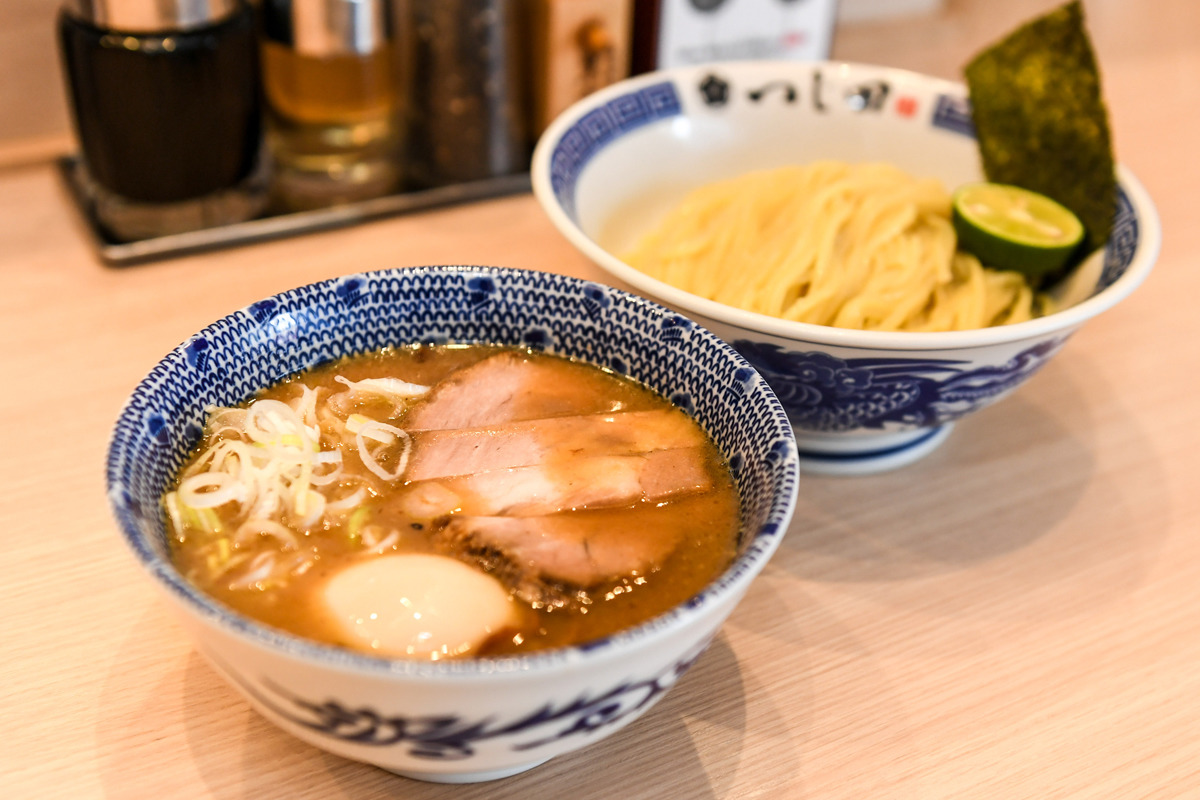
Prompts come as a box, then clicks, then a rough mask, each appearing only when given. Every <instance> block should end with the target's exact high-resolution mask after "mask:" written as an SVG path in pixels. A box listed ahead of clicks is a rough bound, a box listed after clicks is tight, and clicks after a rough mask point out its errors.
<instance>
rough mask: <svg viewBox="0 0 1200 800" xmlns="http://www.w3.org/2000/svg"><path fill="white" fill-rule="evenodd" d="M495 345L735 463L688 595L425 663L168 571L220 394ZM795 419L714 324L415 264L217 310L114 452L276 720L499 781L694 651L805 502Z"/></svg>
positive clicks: (126, 494)
mask: <svg viewBox="0 0 1200 800" xmlns="http://www.w3.org/2000/svg"><path fill="white" fill-rule="evenodd" d="M414 342H423V343H451V342H458V343H465V342H490V343H497V344H506V345H519V346H524V347H530V348H534V349H537V350H542V351H546V352H552V353H557V354H561V355H564V356H569V357H573V358H578V359H581V360H583V361H587V362H590V363H593V364H596V365H599V366H601V367H606V368H609V369H612V370H615V371H616V372H619V373H622V374H625V375H629V376H631V377H633V378H635V379H637V380H639V381H641V382H643V383H644V384H646V385H648V386H650V387H652V388H654V389H656V390H658V391H659V392H660V393H662V394H663V395H664V396H666V397H669V398H670V399H671V400H672V401H673V402H674V403H675V404H676V405H678V406H680V407H682V408H684V409H685V410H686V411H688V412H689V413H690V414H692V415H693V416H694V417H695V418H696V419H697V420H698V421H699V422H700V424H701V425H703V426H704V428H705V429H706V430H707V431H708V432H709V434H710V435H711V436H712V438H713V439H714V441H715V442H716V444H717V445H718V446H719V447H720V449H721V451H722V452H723V453H724V454H725V455H726V456H727V458H728V459H729V464H730V466H731V468H732V471H733V473H734V476H735V479H736V483H737V488H738V492H739V495H740V498H741V503H742V516H743V525H742V530H741V539H740V547H739V554H738V556H737V558H736V560H735V561H734V563H733V564H732V566H730V568H729V569H728V570H727V571H726V572H725V573H724V574H723V575H721V576H720V577H719V578H718V579H716V580H715V581H714V582H713V583H712V584H711V585H709V586H708V587H707V588H705V589H704V590H703V591H702V592H701V593H700V594H698V595H696V596H695V597H693V598H692V599H690V600H689V601H688V602H686V603H684V604H683V605H681V606H679V607H677V608H675V609H674V610H672V611H670V612H668V613H667V614H665V615H663V616H660V617H658V618H656V619H653V620H651V621H650V622H648V623H646V624H643V625H641V626H640V627H637V628H634V629H631V630H628V631H625V632H622V633H620V634H617V635H614V636H611V637H609V638H606V639H602V640H599V641H594V642H591V643H588V644H586V645H583V646H578V647H571V648H567V649H561V650H553V651H547V652H543V653H535V654H531V655H527V656H520V657H505V658H486V659H477V660H464V661H441V662H417V661H405V660H399V659H387V658H379V657H372V656H369V655H363V654H358V653H353V652H349V651H346V650H342V649H338V648H335V647H332V646H326V645H322V644H317V643H313V642H310V641H307V640H303V639H300V638H297V637H295V636H291V635H289V634H285V633H281V632H279V631H277V630H274V629H271V628H268V627H266V626H263V625H260V624H258V623H256V622H253V621H251V620H249V619H246V618H244V617H242V616H240V615H238V614H236V613H234V612H232V611H231V610H229V609H228V608H226V607H225V606H223V605H221V604H219V603H217V602H214V601H213V600H211V599H210V598H209V597H208V596H206V595H204V594H202V593H201V592H199V591H198V590H196V589H195V588H194V587H193V586H192V585H191V584H189V583H188V582H187V581H186V580H185V579H184V578H183V577H182V576H181V575H180V574H179V573H178V572H177V571H176V570H175V568H174V567H173V566H172V564H171V561H170V559H169V558H168V553H167V545H166V538H165V537H166V531H165V528H164V519H163V513H162V510H161V504H160V497H161V495H162V494H163V492H164V491H165V490H166V489H167V488H168V486H169V484H170V483H171V481H172V478H173V476H174V475H175V473H176V471H177V470H178V469H179V468H180V466H181V465H182V464H183V462H184V460H185V458H186V457H187V455H188V453H189V451H191V449H192V448H193V447H194V446H195V445H196V444H197V442H198V440H199V437H200V433H201V425H202V421H203V417H204V408H205V406H206V405H208V404H210V403H214V404H218V405H228V404H232V403H237V402H240V401H244V400H247V399H249V397H250V396H251V395H252V394H253V393H254V392H255V391H256V390H258V389H260V388H262V387H264V386H267V385H269V384H272V383H274V382H276V381H278V380H280V379H282V378H284V377H286V376H289V375H291V374H293V373H295V372H297V371H300V370H303V369H305V368H308V367H311V366H313V365H315V364H318V363H321V362H324V361H327V360H330V359H335V358H338V357H340V356H342V355H345V354H349V353H356V352H363V351H370V350H374V349H377V348H381V347H385V346H388V345H399V344H406V343H414ZM797 473H798V466H797V459H796V449H795V440H794V439H793V437H792V431H791V428H790V427H789V425H788V421H787V417H786V415H785V413H784V411H783V409H782V407H781V406H780V404H779V401H778V400H777V399H776V397H775V395H774V394H773V393H772V391H771V389H770V388H769V386H768V385H767V384H766V383H765V382H764V381H763V380H762V379H761V378H760V377H759V376H758V374H757V373H756V372H755V371H754V370H753V369H752V368H750V366H749V365H748V364H747V363H746V361H745V360H744V359H742V358H741V356H739V355H738V354H737V353H736V352H734V351H733V350H732V349H731V348H730V347H729V346H728V345H726V344H725V343H724V342H722V341H721V340H720V339H718V338H717V337H716V336H714V335H713V334H711V333H710V332H708V331H706V330H704V329H702V328H700V327H699V326H697V325H696V324H694V323H692V322H690V321H689V320H687V319H685V318H683V317H680V316H679V315H677V314H676V313H674V312H671V311H668V310H667V309H664V308H662V307H661V306H659V305H657V304H655V303H652V302H649V301H647V300H644V299H642V298H639V297H636V296H633V295H630V294H627V293H625V292H623V291H619V290H616V289H613V288H610V287H607V286H601V285H598V284H594V283H587V282H584V281H580V280H577V279H574V278H568V277H562V276H558V275H551V274H547V273H540V272H527V271H519V270H509V269H496V268H488V267H424V268H421V267H414V268H409V269H398V270H390V271H382V272H371V273H366V274H362V275H353V276H347V277H343V278H340V279H336V280H329V281H325V282H323V283H317V284H313V285H310V286H305V287H302V288H299V289H295V290H293V291H289V292H284V293H283V294H279V295H276V296H274V297H271V298H269V299H266V300H263V301H261V302H258V303H255V304H254V305H252V306H250V307H248V308H245V309H242V310H241V311H238V312H236V313H234V314H231V315H230V316H228V317H225V318H224V319H222V320H220V321H218V322H216V323H214V324H212V325H210V326H209V327H207V328H205V329H204V330H202V331H200V332H199V333H198V334H196V335H195V336H193V337H192V338H190V339H189V340H188V341H186V342H184V343H183V344H181V345H180V346H179V347H177V348H175V350H173V351H172V352H171V353H169V354H168V355H167V356H166V358H164V359H163V360H162V361H161V362H160V363H159V364H158V365H157V366H156V367H155V368H154V369H153V370H152V371H151V372H150V374H149V375H148V376H147V377H146V378H145V379H144V380H143V381H142V382H141V383H140V384H139V385H138V387H137V388H136V389H135V390H134V392H133V395H132V396H131V397H130V398H129V400H128V402H127V404H126V406H125V408H124V410H123V411H122V412H121V415H120V418H119V420H118V422H117V425H116V429H115V431H114V433H113V437H112V441H111V444H110V448H109V454H108V465H107V479H108V495H109V499H110V501H111V504H112V508H113V511H114V513H115V514H116V517H117V520H118V522H119V524H120V528H121V532H122V534H123V536H124V539H125V541H126V543H127V544H128V545H129V547H130V548H131V549H132V551H133V553H134V554H135V556H136V557H137V560H138V561H139V562H140V563H141V565H142V567H143V568H144V569H145V570H146V572H147V573H149V575H150V576H151V578H153V581H154V583H155V584H157V585H158V587H160V588H161V589H162V590H163V592H164V594H165V596H166V597H167V599H168V600H169V601H170V604H171V605H172V606H174V608H175V609H176V610H177V611H179V612H180V619H181V620H182V622H183V624H184V626H185V628H186V629H187V631H188V632H189V633H190V634H191V636H192V637H193V638H194V640H195V643H196V646H197V648H198V649H199V651H200V652H201V653H202V654H203V655H204V656H205V657H207V659H208V660H209V661H210V662H211V663H212V664H213V666H214V667H215V668H216V669H217V671H218V672H219V673H220V674H222V675H223V676H224V677H225V678H226V679H227V680H228V681H229V683H230V684H232V685H233V686H234V687H235V688H236V689H237V690H238V691H240V692H241V693H242V694H243V695H244V696H245V697H246V699H247V700H248V701H249V702H250V703H251V704H252V705H253V706H254V707H255V708H256V709H257V710H258V711H260V712H261V713H262V714H263V715H264V716H266V717H267V718H268V719H269V720H271V721H272V722H274V723H275V724H277V725H278V726H279V727H281V728H282V729H284V730H285V731H288V732H289V733H292V734H294V735H295V736H297V737H299V738H301V739H303V740H305V741H307V742H309V743H311V744H313V745H315V746H317V747H319V748H322V749H324V750H328V751H330V752H332V753H336V754H338V755H342V756H345V757H347V758H351V759H356V760H359V761H364V762H368V763H371V764H376V765H378V766H381V767H384V768H385V769H389V770H392V771H395V772H399V773H401V774H404V775H408V776H411V777H415V778H421V779H425V780H431V781H442V782H469V781H480V780H488V779H492V778H499V777H503V776H506V775H511V774H514V773H517V772H521V771H523V770H526V769H529V768H530V767H533V766H535V765H537V764H539V763H541V762H543V761H545V760H546V759H549V758H551V757H553V756H555V755H558V754H560V753H565V752H567V751H570V750H574V749H576V748H579V747H583V746H585V745H588V744H590V743H592V742H595V741H597V740H599V739H601V738H603V737H605V736H608V735H609V734H611V733H613V732H614V731H616V730H618V729H620V728H621V727H623V726H624V725H626V724H628V723H629V722H632V721H633V720H634V719H636V718H637V717H638V716H640V715H641V714H643V713H644V712H645V711H646V710H647V709H649V708H650V707H651V706H652V705H654V703H655V702H656V701H658V700H659V699H660V698H661V697H662V696H663V693H664V692H666V691H667V690H668V689H669V688H670V687H671V686H672V685H673V684H674V683H675V682H676V681H677V680H679V678H680V676H681V675H683V673H684V672H685V671H686V670H687V668H688V667H689V666H690V665H691V664H692V663H693V662H694V661H695V660H696V659H697V658H698V657H699V656H700V654H701V652H702V651H703V650H704V648H705V646H706V645H707V644H708V642H709V641H710V640H711V639H712V637H713V636H714V635H715V634H716V632H717V630H718V628H719V626H720V625H721V623H722V621H723V620H724V619H725V618H726V617H727V616H728V615H729V613H730V612H731V611H732V610H733V608H734V606H735V605H736V604H737V602H738V601H739V600H740V599H741V597H742V595H743V594H744V593H745V591H746V589H747V586H748V585H749V583H750V582H751V580H753V578H754V577H755V575H757V574H758V573H759V572H760V571H761V570H762V568H763V566H764V565H765V564H766V562H767V560H768V559H769V558H770V556H771V554H772V553H773V552H774V551H775V549H776V547H778V545H779V541H780V538H781V537H782V536H783V535H784V533H785V531H786V530H787V527H788V522H789V520H790V518H791V515H792V511H793V508H794V505H795V501H796V480H797Z"/></svg>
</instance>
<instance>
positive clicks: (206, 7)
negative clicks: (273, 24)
mask: <svg viewBox="0 0 1200 800" xmlns="http://www.w3.org/2000/svg"><path fill="white" fill-rule="evenodd" d="M240 2H241V0H66V5H65V8H66V10H67V11H68V12H69V13H71V14H72V15H74V16H76V17H79V18H81V19H84V20H87V21H88V22H90V23H91V24H93V25H95V26H96V27H97V28H104V29H106V30H114V31H124V32H127V33H167V32H176V31H187V30H191V29H193V28H203V27H205V26H207V25H212V24H213V23H216V22H220V21H222V20H224V19H226V18H227V17H230V16H232V15H233V14H234V12H236V11H237V10H238V6H239V4H240Z"/></svg>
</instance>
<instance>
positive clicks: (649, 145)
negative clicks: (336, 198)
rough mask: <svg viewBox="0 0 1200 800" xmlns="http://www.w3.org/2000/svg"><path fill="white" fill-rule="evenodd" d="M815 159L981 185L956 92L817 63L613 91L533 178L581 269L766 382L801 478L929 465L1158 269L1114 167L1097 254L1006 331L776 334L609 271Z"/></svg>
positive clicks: (543, 155) (1151, 239)
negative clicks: (652, 239)
mask: <svg viewBox="0 0 1200 800" xmlns="http://www.w3.org/2000/svg"><path fill="white" fill-rule="evenodd" d="M818 159H839V160H843V161H850V162H861V161H889V162H892V163H894V164H896V165H897V166H899V167H901V168H903V169H905V170H907V171H909V172H911V173H913V174H916V175H922V176H931V177H935V178H939V179H940V180H941V181H942V182H943V183H944V184H945V185H946V187H947V188H948V189H953V188H954V187H956V186H958V185H961V184H963V183H966V182H968V181H975V180H980V179H981V178H982V172H981V166H980V162H979V156H978V150H977V147H976V143H975V139H974V131H973V127H972V122H971V112H970V105H969V102H968V101H967V94H966V89H965V88H964V87H963V86H962V85H960V84H956V83H952V82H949V81H944V80H940V79H937V78H932V77H926V76H923V75H918V74H915V73H912V72H906V71H903V70H897V69H888V68H884V67H874V66H867V65H861V64H845V63H832V62H819V63H798V62H750V61H747V62H735V63H727V64H711V65H706V66H698V67H688V68H681V69H677V70H670V71H663V72H658V73H651V74H647V75H643V76H639V77H637V78H634V79H630V80H627V81H624V82H622V83H618V84H615V85H613V86H611V87H608V88H607V89H605V90H602V91H600V92H597V93H596V94H594V95H591V96H589V97H587V98H585V99H583V100H582V101H580V102H578V103H576V104H575V105H574V106H572V107H571V108H569V109H568V110H567V111H565V112H564V113H563V114H562V115H561V116H560V117H559V118H558V119H557V120H555V122H554V123H553V124H552V125H551V126H550V127H549V128H548V129H547V131H546V132H545V133H544V134H543V136H542V138H541V140H540V141H539V142H538V146H537V149H536V151H535V153H534V158H533V169H532V173H533V188H534V192H535V194H536V195H537V198H538V200H539V202H540V203H541V205H542V207H543V208H544V209H545V211H546V213H547V214H548V215H549V217H550V220H551V221H552V222H553V223H554V225H555V226H556V227H557V228H558V230H559V231H561V232H562V234H563V235H564V236H566V237H567V238H568V239H569V240H570V241H571V242H572V243H573V244H574V245H575V246H576V247H577V248H578V249H579V250H580V251H581V252H582V253H584V254H585V255H586V256H588V257H589V258H590V259H591V260H592V261H594V262H595V263H596V264H597V265H599V266H600V267H601V268H602V269H604V270H605V271H606V272H607V273H608V274H609V275H611V276H612V277H613V278H615V279H617V281H619V282H621V283H623V284H624V285H625V286H628V287H632V289H633V290H634V291H636V292H638V293H640V294H643V295H645V296H647V297H651V298H654V299H656V300H658V301H659V302H662V303H664V304H665V305H667V306H669V307H671V308H674V309H676V310H678V311H680V313H683V314H685V315H687V316H688V317H690V318H691V319H693V320H696V321H697V322H699V323H701V324H702V325H704V326H705V327H707V328H709V329H711V330H712V331H714V332H715V333H717V334H718V335H719V336H721V337H723V338H724V339H725V340H726V341H728V342H730V343H731V344H732V345H733V346H734V347H735V348H736V349H737V350H738V351H739V352H740V353H741V354H742V355H743V356H745V357H746V358H747V360H749V361H750V363H752V364H753V365H754V366H755V367H756V368H757V369H758V371H759V372H760V373H761V374H762V375H763V376H764V377H766V379H767V381H768V382H769V383H770V384H771V385H772V387H774V389H775V392H776V394H777V395H778V396H779V398H780V400H781V401H782V402H783V404H784V407H785V408H786V409H787V412H788V415H789V417H790V418H791V421H792V423H793V425H794V426H795V429H796V439H797V443H798V445H799V448H800V454H801V464H802V467H803V468H804V469H805V470H808V471H813V472H820V473H830V474H863V473H869V472H876V471H880V470H884V469H890V468H894V467H898V466H901V465H903V464H907V463H910V462H912V461H914V460H916V459H917V458H920V457H921V456H923V455H925V454H926V453H928V452H930V451H931V450H933V449H934V448H935V447H937V445H938V444H939V443H940V442H941V441H942V440H944V439H945V437H946V435H947V434H948V433H949V431H950V429H951V426H952V425H953V424H954V422H955V420H957V419H959V418H960V417H962V416H963V415H965V414H969V413H971V412H973V411H976V410H978V409H980V408H983V407H985V406H987V405H990V404H991V403H994V402H996V401H997V400H999V399H1001V398H1002V397H1004V396H1006V395H1007V394H1009V393H1010V392H1012V391H1013V389H1015V388H1016V387H1017V386H1019V385H1020V384H1021V383H1023V382H1024V381H1025V380H1026V379H1028V378H1029V377H1030V376H1031V375H1032V374H1033V373H1034V372H1036V371H1037V370H1038V369H1039V368H1040V367H1041V366H1042V365H1043V364H1045V363H1046V361H1047V360H1048V359H1049V358H1050V357H1051V356H1053V355H1054V354H1055V353H1056V352H1058V350H1059V349H1060V348H1061V347H1062V346H1063V345H1064V344H1065V343H1066V341H1067V339H1068V338H1069V337H1070V336H1071V334H1072V333H1074V332H1075V331H1076V330H1077V329H1078V328H1079V327H1080V326H1081V325H1082V324H1083V323H1084V322H1085V321H1087V320H1088V319H1090V318H1091V317H1094V316H1096V315H1097V314H1099V313H1101V312H1102V311H1104V310H1106V309H1108V308H1111V307H1112V306H1113V305H1114V304H1116V303H1117V302H1119V301H1121V300H1122V299H1123V298H1125V297H1126V296H1128V295H1129V293H1130V292H1132V291H1133V290H1134V289H1135V288H1136V287H1137V286H1138V285H1139V284H1140V283H1141V282H1142V280H1143V279H1145V277H1146V275H1147V274H1148V273H1149V271H1150V269H1151V267H1152V266H1153V264H1154V261H1155V259H1156V258H1157V256H1158V250H1159V246H1160V241H1161V233H1160V228H1159V221H1158V216H1157V213H1156V211H1155V209H1154V205H1153V203H1152V202H1151V201H1150V198H1149V196H1148V195H1147V194H1146V191H1145V190H1144V189H1143V188H1142V186H1141V184H1140V183H1138V181H1137V179H1136V178H1134V176H1133V175H1132V174H1131V173H1130V172H1129V170H1127V169H1125V168H1124V167H1118V170H1117V177H1118V182H1119V198H1118V199H1119V208H1118V209H1117V213H1116V224H1115V227H1114V230H1113V233H1112V237H1111V238H1110V240H1109V242H1108V246H1107V248H1106V249H1105V250H1104V251H1103V252H1100V253H1097V254H1095V255H1094V256H1093V257H1092V258H1091V259H1090V260H1088V261H1087V262H1085V263H1084V264H1083V265H1081V266H1080V268H1079V269H1078V270H1077V271H1076V272H1075V274H1074V275H1073V276H1071V277H1070V278H1069V279H1068V280H1066V281H1065V282H1064V283H1063V284H1062V286H1060V287H1059V289H1058V290H1057V294H1058V295H1059V296H1060V299H1061V300H1063V301H1064V304H1065V305H1066V307H1065V308H1063V309H1062V310H1060V311H1059V312H1058V313H1055V314H1053V315H1050V316H1046V317H1042V318H1039V319H1035V320H1032V321H1029V322H1023V323H1020V324H1016V325H1009V326H1004V327H998V328H987V329H983V330H972V331H963V332H954V333H891V332H870V331H856V330H845V329H839V328H832V327H826V326H821V325H813V324H809V323H802V322H790V321H786V320H781V319H776V318H773V317H768V316H764V315H761V314H755V313H751V312H747V311H742V310H740V309H737V308H733V307H731V306H726V305H722V304H720V303H716V302H713V301H711V300H707V299H705V298H702V297H699V296H697V295H693V294H690V293H688V292H684V291H681V290H679V289H676V288H674V287H672V286H669V285H667V284H665V283H663V282H661V281H658V280H656V279H654V278H650V277H648V276H647V275H645V274H643V273H641V272H639V271H637V270H636V269H634V268H632V267H631V266H629V265H628V264H626V263H624V262H623V261H621V260H620V259H619V258H618V257H617V256H616V255H615V254H616V253H622V252H626V251H627V250H628V249H629V248H630V247H631V245H632V244H633V243H634V242H635V241H636V240H637V239H638V238H639V237H640V235H641V234H643V233H645V232H646V231H647V230H649V229H650V228H651V227H653V226H654V225H655V224H656V222H657V220H658V219H659V218H660V217H661V215H662V214H663V213H665V211H666V210H667V209H669V208H670V207H672V206H674V205H675V204H676V203H677V202H678V201H679V200H680V199H681V198H682V197H683V195H684V194H685V193H686V192H688V191H689V190H691V189H693V188H695V187H697V186H700V185H703V184H706V183H709V182H712V181H716V180H721V179H724V178H729V177H733V176H736V175H740V174H742V173H745V172H748V171H751V170H755V169H767V168H771V167H777V166H782V165H785V164H802V163H806V162H809V161H814V160H818Z"/></svg>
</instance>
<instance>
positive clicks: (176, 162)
mask: <svg viewBox="0 0 1200 800" xmlns="http://www.w3.org/2000/svg"><path fill="white" fill-rule="evenodd" d="M58 33H59V46H60V53H61V56H62V61H63V70H64V74H65V77H66V81H67V96H68V98H69V101H70V110H71V116H72V120H73V122H74V126H75V132H76V135H77V137H78V139H79V146H80V151H81V158H80V161H79V175H78V176H77V177H78V179H79V182H80V184H81V185H82V186H83V188H84V191H85V193H86V195H87V196H88V197H89V199H90V201H91V205H92V209H91V210H92V212H93V213H94V214H95V216H96V218H97V219H98V221H99V222H100V224H101V225H102V226H103V227H104V229H105V230H106V231H107V233H108V235H109V237H110V238H112V239H114V240H116V241H132V240H138V239H147V238H153V237H158V236H165V235H170V234H175V233H183V232H186V231H193V230H198V229H202V228H208V227H212V226H216V225H225V224H229V223H233V222H240V221H243V220H246V219H250V218H252V217H254V216H256V215H257V214H259V213H260V212H261V211H262V210H263V208H264V206H265V203H266V167H265V159H264V158H263V157H262V156H263V152H262V150H263V148H262V105H261V101H260V95H259V92H258V89H257V85H258V74H259V73H258V58H257V50H256V45H255V23H254V15H253V11H252V10H251V9H250V7H249V6H247V5H246V4H245V3H243V2H241V0H159V2H154V3H146V2H144V1H143V2H139V0H73V1H72V2H69V3H68V4H67V5H65V6H64V7H63V8H62V10H61V11H60V14H59V18H58Z"/></svg>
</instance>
